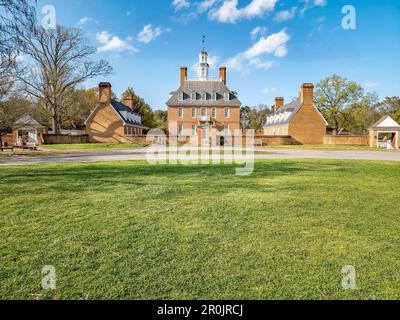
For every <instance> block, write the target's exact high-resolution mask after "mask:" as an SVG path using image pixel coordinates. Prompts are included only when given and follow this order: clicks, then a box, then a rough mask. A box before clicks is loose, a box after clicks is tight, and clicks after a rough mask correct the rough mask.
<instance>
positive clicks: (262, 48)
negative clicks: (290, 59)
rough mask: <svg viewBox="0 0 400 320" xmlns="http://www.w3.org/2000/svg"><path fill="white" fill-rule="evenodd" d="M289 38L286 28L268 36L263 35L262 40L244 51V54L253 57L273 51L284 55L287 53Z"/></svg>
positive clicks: (280, 55)
mask: <svg viewBox="0 0 400 320" xmlns="http://www.w3.org/2000/svg"><path fill="white" fill-rule="evenodd" d="M289 39H290V37H289V36H288V34H287V33H286V31H285V30H281V31H280V32H278V33H274V34H272V35H270V36H268V37H261V38H260V40H258V41H257V42H256V43H255V44H254V45H253V46H252V47H251V48H249V49H248V50H246V51H245V52H244V53H243V56H244V58H246V59H252V58H255V57H257V56H260V55H263V54H266V53H273V54H275V56H277V57H284V56H285V55H286V53H287V50H286V43H287V42H288V41H289Z"/></svg>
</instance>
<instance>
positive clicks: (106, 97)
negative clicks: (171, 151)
mask: <svg viewBox="0 0 400 320" xmlns="http://www.w3.org/2000/svg"><path fill="white" fill-rule="evenodd" d="M111 94H112V91H111V84H110V83H108V82H102V83H100V84H99V103H98V105H97V106H96V108H95V109H94V110H93V112H92V113H91V114H90V116H89V117H88V118H87V120H86V122H85V125H86V133H87V134H88V135H89V140H90V141H91V142H107V143H121V142H130V141H132V139H133V137H135V136H140V135H143V131H144V129H145V128H144V126H143V125H142V120H141V116H140V114H138V113H137V112H135V111H134V106H133V98H132V97H128V98H126V99H125V100H124V101H122V102H118V101H117V100H114V99H112V98H111Z"/></svg>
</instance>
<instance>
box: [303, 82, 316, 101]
mask: <svg viewBox="0 0 400 320" xmlns="http://www.w3.org/2000/svg"><path fill="white" fill-rule="evenodd" d="M301 104H303V105H308V106H313V105H314V84H312V83H303V84H302V85H301Z"/></svg>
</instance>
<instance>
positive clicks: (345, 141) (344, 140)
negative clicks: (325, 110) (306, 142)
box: [324, 136, 369, 146]
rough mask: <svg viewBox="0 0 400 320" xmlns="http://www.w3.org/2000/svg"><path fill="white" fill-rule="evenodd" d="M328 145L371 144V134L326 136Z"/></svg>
mask: <svg viewBox="0 0 400 320" xmlns="http://www.w3.org/2000/svg"><path fill="white" fill-rule="evenodd" d="M324 144H327V145H362V146H367V145H369V136H325V137H324Z"/></svg>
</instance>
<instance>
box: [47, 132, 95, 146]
mask: <svg viewBox="0 0 400 320" xmlns="http://www.w3.org/2000/svg"><path fill="white" fill-rule="evenodd" d="M43 137H44V143H45V144H80V143H88V142H89V136H88V135H87V134H85V135H79V136H67V135H55V134H45V135H43Z"/></svg>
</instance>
